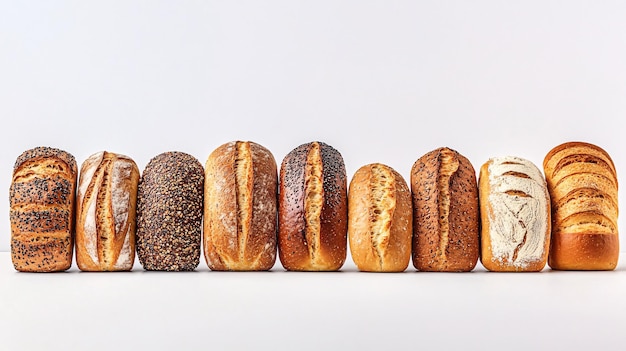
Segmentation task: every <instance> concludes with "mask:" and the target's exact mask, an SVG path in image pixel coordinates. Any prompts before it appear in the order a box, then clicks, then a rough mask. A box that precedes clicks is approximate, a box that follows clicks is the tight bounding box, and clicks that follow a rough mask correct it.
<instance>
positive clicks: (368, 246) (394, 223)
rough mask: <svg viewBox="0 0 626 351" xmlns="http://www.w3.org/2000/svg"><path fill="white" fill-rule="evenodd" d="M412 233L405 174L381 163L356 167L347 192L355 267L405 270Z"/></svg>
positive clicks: (407, 263)
mask: <svg viewBox="0 0 626 351" xmlns="http://www.w3.org/2000/svg"><path fill="white" fill-rule="evenodd" d="M411 236H412V229H411V192H410V191H409V187H408V186H407V184H406V182H405V181H404V178H402V176H401V175H400V174H399V173H398V172H396V171H395V170H394V169H393V168H391V167H389V166H386V165H383V164H380V163H375V164H369V165H365V166H363V167H361V168H359V170H358V171H356V173H355V174H354V177H352V181H351V182H350V190H349V192H348V239H349V242H350V254H351V255H352V260H353V261H354V263H355V264H356V266H357V267H358V269H359V270H361V271H367V272H402V271H404V270H405V269H406V267H407V266H408V265H409V260H410V258H411Z"/></svg>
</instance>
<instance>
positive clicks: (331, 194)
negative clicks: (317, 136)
mask: <svg viewBox="0 0 626 351" xmlns="http://www.w3.org/2000/svg"><path fill="white" fill-rule="evenodd" d="M347 198H348V194H347V181H346V168H345V165H344V162H343V158H342V157H341V154H340V153H339V152H338V151H337V150H335V149H334V148H333V147H331V146H329V145H327V144H325V143H322V142H311V143H307V144H303V145H300V146H298V147H297V148H295V149H294V150H292V151H291V152H289V154H287V156H285V158H284V160H283V162H282V165H281V168H280V180H279V206H278V223H279V230H278V252H279V257H280V261H281V263H282V265H283V267H285V269H287V270H296V271H336V270H338V269H340V268H341V266H342V265H343V263H344V261H345V259H346V251H347V242H346V235H347V229H348V218H347V217H348V204H347V202H348V201H347Z"/></svg>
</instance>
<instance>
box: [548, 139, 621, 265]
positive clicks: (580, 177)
mask: <svg viewBox="0 0 626 351" xmlns="http://www.w3.org/2000/svg"><path fill="white" fill-rule="evenodd" d="M543 167H544V171H545V173H546V180H547V183H548V190H549V191H550V197H551V202H552V245H551V247H550V257H549V259H548V264H549V265H550V267H551V268H553V269H560V270H612V269H615V267H616V266H617V261H618V258H619V240H618V229H617V218H618V214H619V210H618V203H617V200H618V194H617V189H618V182H617V172H616V169H615V165H614V164H613V160H611V157H610V156H609V154H608V153H607V152H606V151H604V150H603V149H602V148H600V147H598V146H596V145H593V144H589V143H584V142H568V143H564V144H561V145H559V146H556V147H555V148H553V149H552V150H550V152H548V154H547V155H546V157H545V159H544V161H543Z"/></svg>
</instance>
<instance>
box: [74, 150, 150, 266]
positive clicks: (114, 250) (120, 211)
mask: <svg viewBox="0 0 626 351" xmlns="http://www.w3.org/2000/svg"><path fill="white" fill-rule="evenodd" d="M138 183H139V169H138V168H137V165H136V164H135V162H134V161H133V160H132V159H130V158H129V157H127V156H124V155H119V154H114V153H110V152H106V151H104V152H99V153H96V154H94V155H92V156H90V157H89V158H88V159H87V160H85V162H84V163H83V165H82V166H81V170H80V179H79V186H78V197H77V206H76V263H77V264H78V267H79V268H80V269H81V270H83V271H129V270H131V269H132V267H133V263H134V261H135V227H136V221H135V219H136V209H137V185H138Z"/></svg>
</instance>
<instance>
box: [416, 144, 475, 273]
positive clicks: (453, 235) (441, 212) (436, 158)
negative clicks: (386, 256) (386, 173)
mask: <svg viewBox="0 0 626 351" xmlns="http://www.w3.org/2000/svg"><path fill="white" fill-rule="evenodd" d="M411 192H412V195H413V196H412V198H413V265H414V266H415V268H417V269H418V270H420V271H431V272H468V271H471V270H472V269H474V267H475V266H476V263H477V262H478V253H479V239H478V236H479V229H478V228H479V214H478V185H477V182H476V173H475V171H474V167H472V164H471V163H470V161H469V160H468V159H467V158H465V157H464V156H463V155H461V154H459V153H458V152H456V151H454V150H452V149H449V148H446V147H443V148H438V149H436V150H433V151H431V152H429V153H427V154H425V155H424V156H422V157H420V158H419V159H418V160H417V161H416V162H415V163H414V164H413V168H412V169H411Z"/></svg>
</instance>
